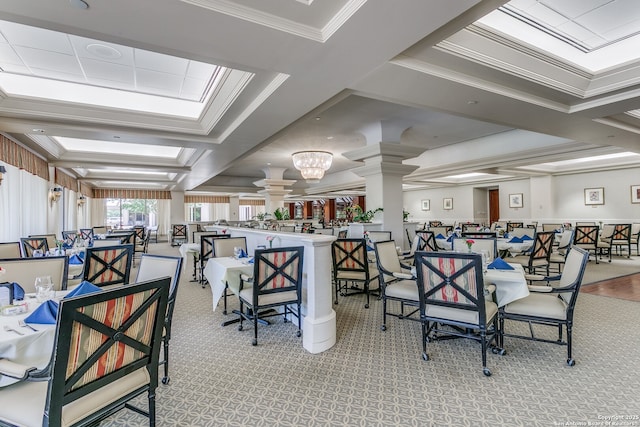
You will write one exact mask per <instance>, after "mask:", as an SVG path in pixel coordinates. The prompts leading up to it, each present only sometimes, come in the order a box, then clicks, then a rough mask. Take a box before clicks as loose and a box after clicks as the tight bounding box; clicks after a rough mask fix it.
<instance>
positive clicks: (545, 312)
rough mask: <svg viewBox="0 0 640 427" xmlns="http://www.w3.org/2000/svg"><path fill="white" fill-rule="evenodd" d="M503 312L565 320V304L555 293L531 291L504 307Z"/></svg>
mask: <svg viewBox="0 0 640 427" xmlns="http://www.w3.org/2000/svg"><path fill="white" fill-rule="evenodd" d="M504 311H505V313H510V314H521V315H524V316H536V317H546V318H549V319H558V320H565V319H566V318H567V304H566V303H565V302H564V301H563V300H561V299H560V298H558V295H557V294H544V293H542V294H541V293H531V294H529V296H526V297H524V298H521V299H518V300H515V301H513V302H511V303H509V304H507V305H506V306H505V307H504Z"/></svg>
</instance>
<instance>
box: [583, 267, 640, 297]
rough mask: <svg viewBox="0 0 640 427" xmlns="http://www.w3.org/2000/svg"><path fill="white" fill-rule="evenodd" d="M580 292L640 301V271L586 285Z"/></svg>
mask: <svg viewBox="0 0 640 427" xmlns="http://www.w3.org/2000/svg"><path fill="white" fill-rule="evenodd" d="M580 292H584V293H586V294H593V295H600V296H605V297H611V298H619V299H626V300H630V301H639V302H640V273H637V274H630V275H628V276H622V277H616V278H615V279H609V280H603V281H601V282H596V283H593V284H591V285H584V286H582V287H581V288H580Z"/></svg>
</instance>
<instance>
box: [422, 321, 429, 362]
mask: <svg viewBox="0 0 640 427" xmlns="http://www.w3.org/2000/svg"><path fill="white" fill-rule="evenodd" d="M421 323H422V360H424V361H427V360H429V355H428V354H427V333H428V329H427V326H428V324H427V322H421Z"/></svg>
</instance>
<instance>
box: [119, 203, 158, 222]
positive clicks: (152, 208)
mask: <svg viewBox="0 0 640 427" xmlns="http://www.w3.org/2000/svg"><path fill="white" fill-rule="evenodd" d="M107 225H110V226H112V227H114V228H130V227H133V226H136V225H144V226H146V227H148V226H155V225H158V201H157V200H151V199H107Z"/></svg>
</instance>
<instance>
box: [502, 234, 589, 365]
mask: <svg viewBox="0 0 640 427" xmlns="http://www.w3.org/2000/svg"><path fill="white" fill-rule="evenodd" d="M587 261H589V252H588V251H586V250H584V249H582V248H580V247H577V246H573V247H572V248H571V249H570V250H569V253H568V254H567V259H566V261H565V265H564V269H563V270H562V274H561V275H559V276H553V277H547V278H546V281H547V283H548V286H530V287H529V289H530V291H532V292H530V293H529V295H528V296H526V297H524V298H521V299H517V300H515V301H513V302H510V303H509V304H506V305H505V306H503V307H500V309H499V314H498V318H499V331H500V332H499V336H498V346H499V347H504V337H505V336H506V337H514V338H521V339H527V340H532V341H542V342H547V343H553V344H560V345H566V346H567V365H569V366H573V365H575V360H574V359H573V353H572V343H573V342H572V334H573V326H574V325H573V313H574V308H575V305H576V301H577V299H578V295H579V292H580V286H581V285H582V279H583V277H584V270H585V268H586V266H587ZM505 320H511V321H518V322H525V323H528V324H529V332H530V335H521V334H507V333H506V332H505ZM536 324H537V325H543V326H550V327H555V328H558V339H557V340H549V339H545V338H539V337H536V336H535V333H534V329H533V325H536ZM563 327H564V328H565V329H566V333H567V340H566V341H564V340H563V338H562V328H563Z"/></svg>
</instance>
